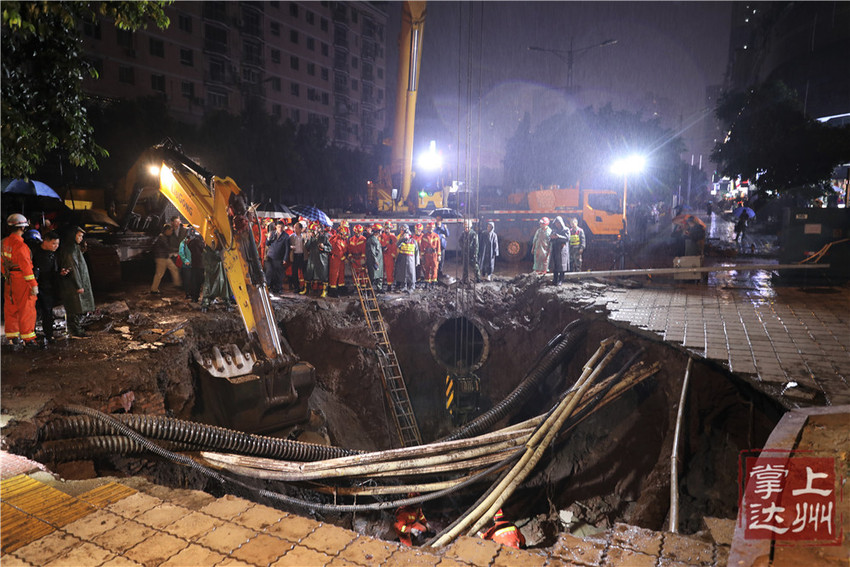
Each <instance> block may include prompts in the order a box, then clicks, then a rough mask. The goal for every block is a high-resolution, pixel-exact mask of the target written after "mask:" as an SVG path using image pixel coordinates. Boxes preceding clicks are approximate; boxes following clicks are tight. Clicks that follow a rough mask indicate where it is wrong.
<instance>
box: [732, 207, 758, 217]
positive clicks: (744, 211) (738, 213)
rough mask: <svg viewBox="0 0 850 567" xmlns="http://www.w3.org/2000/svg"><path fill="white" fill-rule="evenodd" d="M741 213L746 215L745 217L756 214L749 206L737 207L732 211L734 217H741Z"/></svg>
mask: <svg viewBox="0 0 850 567" xmlns="http://www.w3.org/2000/svg"><path fill="white" fill-rule="evenodd" d="M741 215H747V219H753V218H755V216H756V212H755V211H754V210H752V209H751V208H749V207H738V208H737V209H735V210H734V211H732V216H733V217H735V218H736V219H739V218H741Z"/></svg>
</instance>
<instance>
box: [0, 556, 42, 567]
mask: <svg viewBox="0 0 850 567" xmlns="http://www.w3.org/2000/svg"><path fill="white" fill-rule="evenodd" d="M0 565H3V567H36V566H35V565H33V564H32V563H28V562H27V561H24V560H23V559H21V558H20V557H17V556H15V555H14V554H13V553H5V554H3V555H2V556H0Z"/></svg>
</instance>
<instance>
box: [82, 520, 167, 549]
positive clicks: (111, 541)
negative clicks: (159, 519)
mask: <svg viewBox="0 0 850 567" xmlns="http://www.w3.org/2000/svg"><path fill="white" fill-rule="evenodd" d="M154 533H156V532H155V531H154V530H153V529H152V528H149V527H148V526H146V525H144V524H140V523H138V522H134V521H132V520H126V521H124V522H122V523H120V524H118V525H117V526H115V527H113V528H112V529H111V530H109V531H106V532H104V533H102V534H100V535H99V536H97V537H95V538H94V539H93V540H92V541H93V542H94V543H96V544H97V545H101V546H103V547H105V548H106V549H108V550H110V551H113V552H115V553H116V554H121V553H123V552H124V551H126V550H128V549H130V548H131V547H133V546H134V545H136V544H137V543H139V542H140V541H143V540H145V539H147V538H149V537H151V536H152V535H153V534H154Z"/></svg>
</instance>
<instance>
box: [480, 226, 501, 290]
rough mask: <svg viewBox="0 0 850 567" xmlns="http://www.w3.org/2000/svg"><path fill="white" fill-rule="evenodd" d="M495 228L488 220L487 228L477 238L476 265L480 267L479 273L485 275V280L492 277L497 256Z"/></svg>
mask: <svg viewBox="0 0 850 567" xmlns="http://www.w3.org/2000/svg"><path fill="white" fill-rule="evenodd" d="M495 228H496V225H495V224H493V223H492V222H488V223H487V230H486V231H484V232H483V233H481V236H480V238H479V239H478V246H479V248H478V265H479V266H480V268H481V275H482V276H484V277H486V278H487V281H490V280H492V279H493V271H494V269H495V267H496V258H497V257H498V256H499V237H498V236H496V231H495V230H494V229H495Z"/></svg>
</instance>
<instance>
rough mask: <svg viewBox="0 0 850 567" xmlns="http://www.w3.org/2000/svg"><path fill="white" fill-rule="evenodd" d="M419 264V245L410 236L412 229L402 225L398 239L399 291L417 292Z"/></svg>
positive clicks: (397, 271)
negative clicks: (417, 266) (417, 269)
mask: <svg viewBox="0 0 850 567" xmlns="http://www.w3.org/2000/svg"><path fill="white" fill-rule="evenodd" d="M418 263H419V245H418V244H417V243H416V240H415V239H414V238H413V235H412V234H410V227H408V226H407V225H402V229H401V233H400V234H399V237H398V259H397V260H396V266H395V284H396V289H397V290H398V291H403V292H406V293H413V292H414V291H416V265H417V264H418Z"/></svg>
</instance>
